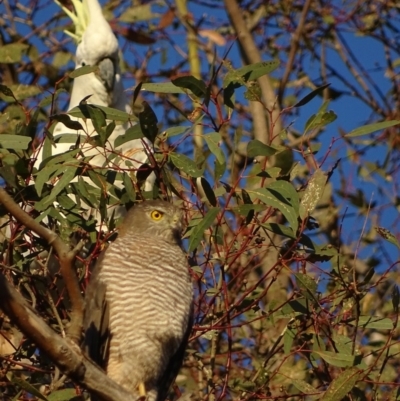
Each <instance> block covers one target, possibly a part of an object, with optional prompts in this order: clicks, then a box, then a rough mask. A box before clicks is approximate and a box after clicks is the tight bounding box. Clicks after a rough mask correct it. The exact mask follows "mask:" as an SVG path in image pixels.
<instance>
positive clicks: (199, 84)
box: [172, 75, 207, 97]
mask: <svg viewBox="0 0 400 401" xmlns="http://www.w3.org/2000/svg"><path fill="white" fill-rule="evenodd" d="M172 83H173V84H174V85H175V86H178V87H179V88H184V89H189V90H190V91H192V93H193V94H194V95H195V96H197V97H204V96H205V95H206V92H207V85H206V84H205V83H204V82H203V81H201V80H200V79H197V78H196V77H194V76H192V75H187V76H184V77H178V78H176V79H173V80H172Z"/></svg>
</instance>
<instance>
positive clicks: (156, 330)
mask: <svg viewBox="0 0 400 401" xmlns="http://www.w3.org/2000/svg"><path fill="white" fill-rule="evenodd" d="M99 279H100V280H101V281H103V282H105V283H106V286H107V295H106V296H107V299H108V300H109V307H110V330H111V334H112V337H111V343H110V355H113V356H114V358H111V357H110V360H109V364H108V369H107V371H108V373H109V374H110V376H113V372H111V371H110V370H112V369H113V366H115V367H116V371H115V372H114V373H115V374H114V377H115V379H117V381H121V380H123V381H124V382H125V383H126V380H127V379H126V374H128V375H129V374H131V375H134V376H137V375H138V374H139V375H140V376H142V377H146V378H149V377H153V378H154V380H156V379H157V377H159V375H160V374H161V373H162V372H163V368H164V365H165V364H167V362H168V360H169V358H170V357H171V356H172V355H173V354H174V352H175V351H176V350H177V348H178V346H179V344H180V342H181V340H182V338H183V336H184V333H185V331H186V328H187V325H188V318H189V315H190V309H191V303H192V296H193V295H192V285H191V282H190V276H189V272H188V267H187V261H186V258H185V256H184V254H183V252H182V250H181V249H180V248H179V247H178V246H177V245H172V244H169V243H167V242H165V241H163V240H159V239H157V238H153V237H151V238H147V239H146V238H143V237H141V238H140V237H138V238H134V239H133V238H132V237H131V236H129V241H128V240H127V239H120V240H117V241H116V242H114V243H113V244H112V245H110V248H109V249H108V250H107V253H106V255H105V258H104V259H103V267H102V270H101V272H100V273H99ZM127 350H129V352H127ZM118 355H119V356H121V355H124V362H126V363H127V364H128V365H130V366H132V369H133V371H132V372H128V370H129V369H128V368H127V366H125V367H124V369H125V370H124V373H123V374H124V377H125V378H124V379H121V380H118V378H119V376H118V375H119V374H120V373H121V372H117V370H118V369H119V368H118V367H120V366H121V364H120V362H121V361H120V360H119V361H117V360H115V361H114V360H113V359H118V358H115V356H118ZM119 359H120V358H119ZM160 362H161V363H160ZM117 366H118V367H117ZM137 366H141V367H142V372H137V371H134V369H135V367H137ZM155 367H156V369H155ZM157 370H158V371H157ZM131 377H132V376H131ZM132 380H133V377H132ZM137 380H140V377H137V378H136V379H135V380H133V383H132V385H133V386H134V385H135V381H137Z"/></svg>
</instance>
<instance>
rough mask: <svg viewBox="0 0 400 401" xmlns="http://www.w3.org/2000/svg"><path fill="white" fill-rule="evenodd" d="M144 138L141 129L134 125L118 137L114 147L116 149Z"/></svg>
mask: <svg viewBox="0 0 400 401" xmlns="http://www.w3.org/2000/svg"><path fill="white" fill-rule="evenodd" d="M141 138H144V136H143V133H142V129H141V128H140V125H139V124H136V125H134V126H133V127H129V128H128V129H127V130H126V131H125V134H123V135H119V136H118V137H117V138H116V139H115V142H114V146H115V147H116V148H117V147H118V146H121V145H123V144H124V143H126V142H129V141H133V140H134V139H141Z"/></svg>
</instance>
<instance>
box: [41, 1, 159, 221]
mask: <svg viewBox="0 0 400 401" xmlns="http://www.w3.org/2000/svg"><path fill="white" fill-rule="evenodd" d="M55 1H56V0H55ZM56 2H57V1H56ZM72 3H73V5H74V8H75V12H76V14H74V13H72V12H70V11H69V10H67V9H65V8H64V7H62V6H61V7H62V8H63V9H64V11H65V12H66V13H67V14H68V15H69V16H70V18H71V19H72V21H73V22H74V24H75V35H74V38H75V40H76V41H77V42H78V46H77V50H76V65H75V68H80V67H82V66H85V65H91V66H98V67H99V68H98V71H97V72H96V73H93V72H92V73H90V74H86V75H82V76H79V77H77V78H75V80H74V83H73V87H72V91H71V98H70V103H69V106H68V110H70V109H72V108H74V107H76V106H78V105H79V104H80V102H81V101H82V100H83V99H85V98H87V97H88V96H90V97H89V98H88V99H87V103H89V104H94V105H99V106H106V107H112V108H115V109H119V110H122V111H125V112H127V113H131V108H130V106H129V102H128V99H127V97H126V95H125V92H124V87H123V84H122V79H121V72H120V69H119V57H118V52H119V45H118V41H117V38H116V37H115V35H114V33H113V32H112V29H111V27H110V25H109V23H108V22H107V21H106V19H105V18H104V16H103V13H102V9H101V7H100V4H99V3H98V1H97V0H83V2H81V1H79V0H72ZM57 4H59V3H58V2H57ZM71 118H72V117H71ZM74 119H75V120H77V121H79V122H80V123H81V125H82V126H83V127H84V130H83V131H82V130H79V131H75V130H71V129H69V128H67V127H65V126H64V124H62V123H58V124H57V125H56V127H55V129H54V131H53V136H54V138H55V139H57V137H58V136H60V135H63V134H76V135H77V136H78V135H80V136H81V141H80V143H81V148H82V151H83V154H84V155H85V156H91V157H92V158H91V159H90V164H91V165H93V166H99V167H104V166H108V167H110V168H111V167H115V166H111V165H109V163H108V162H107V157H106V156H107V154H108V155H109V154H111V152H117V153H118V154H119V155H122V157H121V158H120V159H119V160H121V162H120V165H119V167H121V168H124V169H126V168H131V167H129V166H133V167H134V169H138V168H139V167H140V166H141V165H142V164H143V163H146V162H147V161H148V154H147V149H150V148H151V144H150V143H149V142H148V141H147V140H145V141H144V142H142V140H140V139H136V140H132V141H129V142H126V143H124V144H123V145H121V146H119V147H118V148H115V147H114V143H115V139H116V138H117V137H119V136H120V135H123V134H124V133H125V131H126V129H127V128H128V125H117V126H116V128H115V129H114V131H113V133H112V134H111V136H110V137H109V138H108V142H107V144H106V146H105V148H106V151H105V150H104V149H103V148H96V147H94V146H93V145H91V144H89V143H88V141H87V139H88V137H90V136H92V135H97V133H96V132H95V129H94V127H93V124H92V122H91V120H90V119H88V120H82V119H78V118H74ZM144 143H145V144H146V146H144ZM70 147H71V143H58V144H57V145H56V147H53V148H52V155H56V154H62V153H64V152H66V151H67V150H69V149H70ZM145 149H146V150H145ZM42 161H43V149H41V150H40V152H39V154H38V156H37V161H36V163H35V167H37V168H39V166H40V164H41V162H42ZM154 180H155V176H154V174H153V173H152V174H151V176H150V177H149V178H148V179H147V181H146V183H145V188H144V189H145V190H146V191H149V190H151V189H152V187H153V184H154ZM121 186H122V183H121ZM121 213H122V214H123V210H122V208H120V210H118V212H117V215H119V214H121Z"/></svg>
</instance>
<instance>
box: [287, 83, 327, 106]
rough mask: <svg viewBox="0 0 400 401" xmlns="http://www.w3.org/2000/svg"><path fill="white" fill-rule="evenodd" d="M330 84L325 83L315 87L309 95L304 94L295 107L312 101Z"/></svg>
mask: <svg viewBox="0 0 400 401" xmlns="http://www.w3.org/2000/svg"><path fill="white" fill-rule="evenodd" d="M329 85H330V84H325V85H322V86H320V87H318V88H316V89H314V90H313V91H312V92H310V93H309V94H308V95H306V96H304V97H303V99H301V100H300V101H299V102H297V103H296V104H295V105H294V106H293V107H301V106H304V105H305V104H307V103H308V102H310V101H311V100H313V99H314V98H315V96H317V95H319V94H320V93H322V92H323V90H324V89H325V88H327V87H328V86H329Z"/></svg>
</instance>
